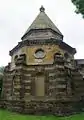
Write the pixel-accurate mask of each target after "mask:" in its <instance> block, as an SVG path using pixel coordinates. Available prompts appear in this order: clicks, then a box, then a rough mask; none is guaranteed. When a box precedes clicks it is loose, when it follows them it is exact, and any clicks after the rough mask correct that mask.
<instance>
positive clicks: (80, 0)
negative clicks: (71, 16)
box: [72, 0, 84, 18]
mask: <svg viewBox="0 0 84 120" xmlns="http://www.w3.org/2000/svg"><path fill="white" fill-rule="evenodd" d="M72 2H73V4H74V5H75V6H76V13H77V14H79V13H81V14H82V15H83V18H84V0H72Z"/></svg>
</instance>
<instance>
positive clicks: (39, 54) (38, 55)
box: [35, 49, 45, 59]
mask: <svg viewBox="0 0 84 120" xmlns="http://www.w3.org/2000/svg"><path fill="white" fill-rule="evenodd" d="M44 56H45V52H44V50H42V49H38V50H36V52H35V57H36V58H39V59H40V58H43V57H44Z"/></svg>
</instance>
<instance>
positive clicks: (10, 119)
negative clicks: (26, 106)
mask: <svg viewBox="0 0 84 120" xmlns="http://www.w3.org/2000/svg"><path fill="white" fill-rule="evenodd" d="M0 120H84V113H81V114H78V115H72V116H69V117H56V116H34V115H21V114H16V113H12V112H8V111H6V110H0Z"/></svg>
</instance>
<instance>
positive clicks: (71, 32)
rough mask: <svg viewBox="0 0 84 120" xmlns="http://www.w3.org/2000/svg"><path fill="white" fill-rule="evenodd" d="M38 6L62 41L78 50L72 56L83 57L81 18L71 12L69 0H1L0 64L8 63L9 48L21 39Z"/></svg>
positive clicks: (72, 6)
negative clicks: (43, 10) (53, 25)
mask: <svg viewBox="0 0 84 120" xmlns="http://www.w3.org/2000/svg"><path fill="white" fill-rule="evenodd" d="M41 5H43V6H44V7H45V12H46V14H47V15H48V16H49V17H50V19H51V20H52V21H53V22H54V23H55V25H56V26H57V27H58V28H59V30H60V31H61V32H62V33H63V35H64V41H65V42H66V43H68V44H69V45H71V46H72V47H74V48H76V49H77V54H76V55H75V58H84V53H83V52H84V47H83V45H84V19H83V18H82V16H81V15H77V14H75V13H74V11H75V6H74V5H73V4H72V3H71V0H0V66H2V65H7V63H8V62H10V57H9V51H10V50H11V49H12V48H13V47H14V46H15V45H17V43H18V42H19V41H21V37H22V35H23V34H24V32H25V31H26V30H27V28H28V27H29V26H30V24H31V23H32V22H33V20H34V19H35V17H36V16H37V15H38V13H39V8H40V6H41Z"/></svg>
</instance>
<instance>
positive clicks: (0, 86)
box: [0, 67, 4, 97]
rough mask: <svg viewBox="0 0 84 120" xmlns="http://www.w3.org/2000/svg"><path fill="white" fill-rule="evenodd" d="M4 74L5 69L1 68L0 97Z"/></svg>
mask: <svg viewBox="0 0 84 120" xmlns="http://www.w3.org/2000/svg"><path fill="white" fill-rule="evenodd" d="M3 73H4V67H0V97H1V91H2V84H3Z"/></svg>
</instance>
